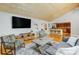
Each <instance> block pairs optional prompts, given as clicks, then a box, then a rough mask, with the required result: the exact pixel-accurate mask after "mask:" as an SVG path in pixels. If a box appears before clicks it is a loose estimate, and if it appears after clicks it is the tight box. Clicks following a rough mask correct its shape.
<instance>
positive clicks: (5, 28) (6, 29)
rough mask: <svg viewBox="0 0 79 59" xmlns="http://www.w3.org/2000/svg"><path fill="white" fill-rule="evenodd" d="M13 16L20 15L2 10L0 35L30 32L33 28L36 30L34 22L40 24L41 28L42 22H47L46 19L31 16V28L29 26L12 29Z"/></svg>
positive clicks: (0, 14) (0, 13)
mask: <svg viewBox="0 0 79 59" xmlns="http://www.w3.org/2000/svg"><path fill="white" fill-rule="evenodd" d="M12 16H19V15H14V14H10V13H5V12H0V36H3V35H8V34H20V33H25V32H30V31H31V29H33V30H34V31H35V28H34V25H33V24H34V23H35V24H38V25H39V27H38V28H39V29H40V28H41V24H42V23H46V22H45V21H42V20H39V19H33V18H31V19H32V20H31V22H32V24H31V25H32V26H31V27H32V28H31V29H29V28H24V29H23V28H21V29H12ZM19 17H23V16H19ZM24 18H28V17H24ZM29 18H30V17H29Z"/></svg>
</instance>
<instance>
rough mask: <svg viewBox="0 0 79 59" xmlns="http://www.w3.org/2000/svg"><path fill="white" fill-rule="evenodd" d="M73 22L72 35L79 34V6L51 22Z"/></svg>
mask: <svg viewBox="0 0 79 59" xmlns="http://www.w3.org/2000/svg"><path fill="white" fill-rule="evenodd" d="M57 22H58V23H59V22H60V23H61V22H71V35H72V36H76V35H79V8H76V9H75V10H72V11H70V12H68V13H67V14H65V15H63V16H61V17H60V18H57V19H55V20H54V21H52V22H51V23H57Z"/></svg>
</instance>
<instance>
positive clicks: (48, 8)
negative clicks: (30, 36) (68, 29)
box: [0, 3, 79, 21]
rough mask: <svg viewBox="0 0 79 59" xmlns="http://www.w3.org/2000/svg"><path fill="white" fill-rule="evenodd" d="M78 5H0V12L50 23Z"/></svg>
mask: <svg viewBox="0 0 79 59" xmlns="http://www.w3.org/2000/svg"><path fill="white" fill-rule="evenodd" d="M78 5H79V4H77V3H76V4H75V3H0V11H5V12H9V13H13V14H17V15H22V16H29V17H32V18H38V19H42V20H46V21H52V20H54V19H55V18H58V17H60V16H61V15H63V14H65V13H67V12H68V11H71V10H73V9H75V8H77V7H78Z"/></svg>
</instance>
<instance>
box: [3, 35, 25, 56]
mask: <svg viewBox="0 0 79 59" xmlns="http://www.w3.org/2000/svg"><path fill="white" fill-rule="evenodd" d="M22 46H24V42H23V41H22V40H16V37H15V35H14V34H12V35H7V36H3V37H1V54H6V55H9V54H10V55H13V54H16V49H18V48H20V47H22ZM3 48H4V52H3Z"/></svg>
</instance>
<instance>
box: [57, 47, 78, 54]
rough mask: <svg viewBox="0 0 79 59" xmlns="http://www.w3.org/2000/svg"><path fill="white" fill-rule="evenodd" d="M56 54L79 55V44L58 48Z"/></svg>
mask: <svg viewBox="0 0 79 59" xmlns="http://www.w3.org/2000/svg"><path fill="white" fill-rule="evenodd" d="M56 55H79V46H74V47H69V48H60V49H58V50H57V51H56Z"/></svg>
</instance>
